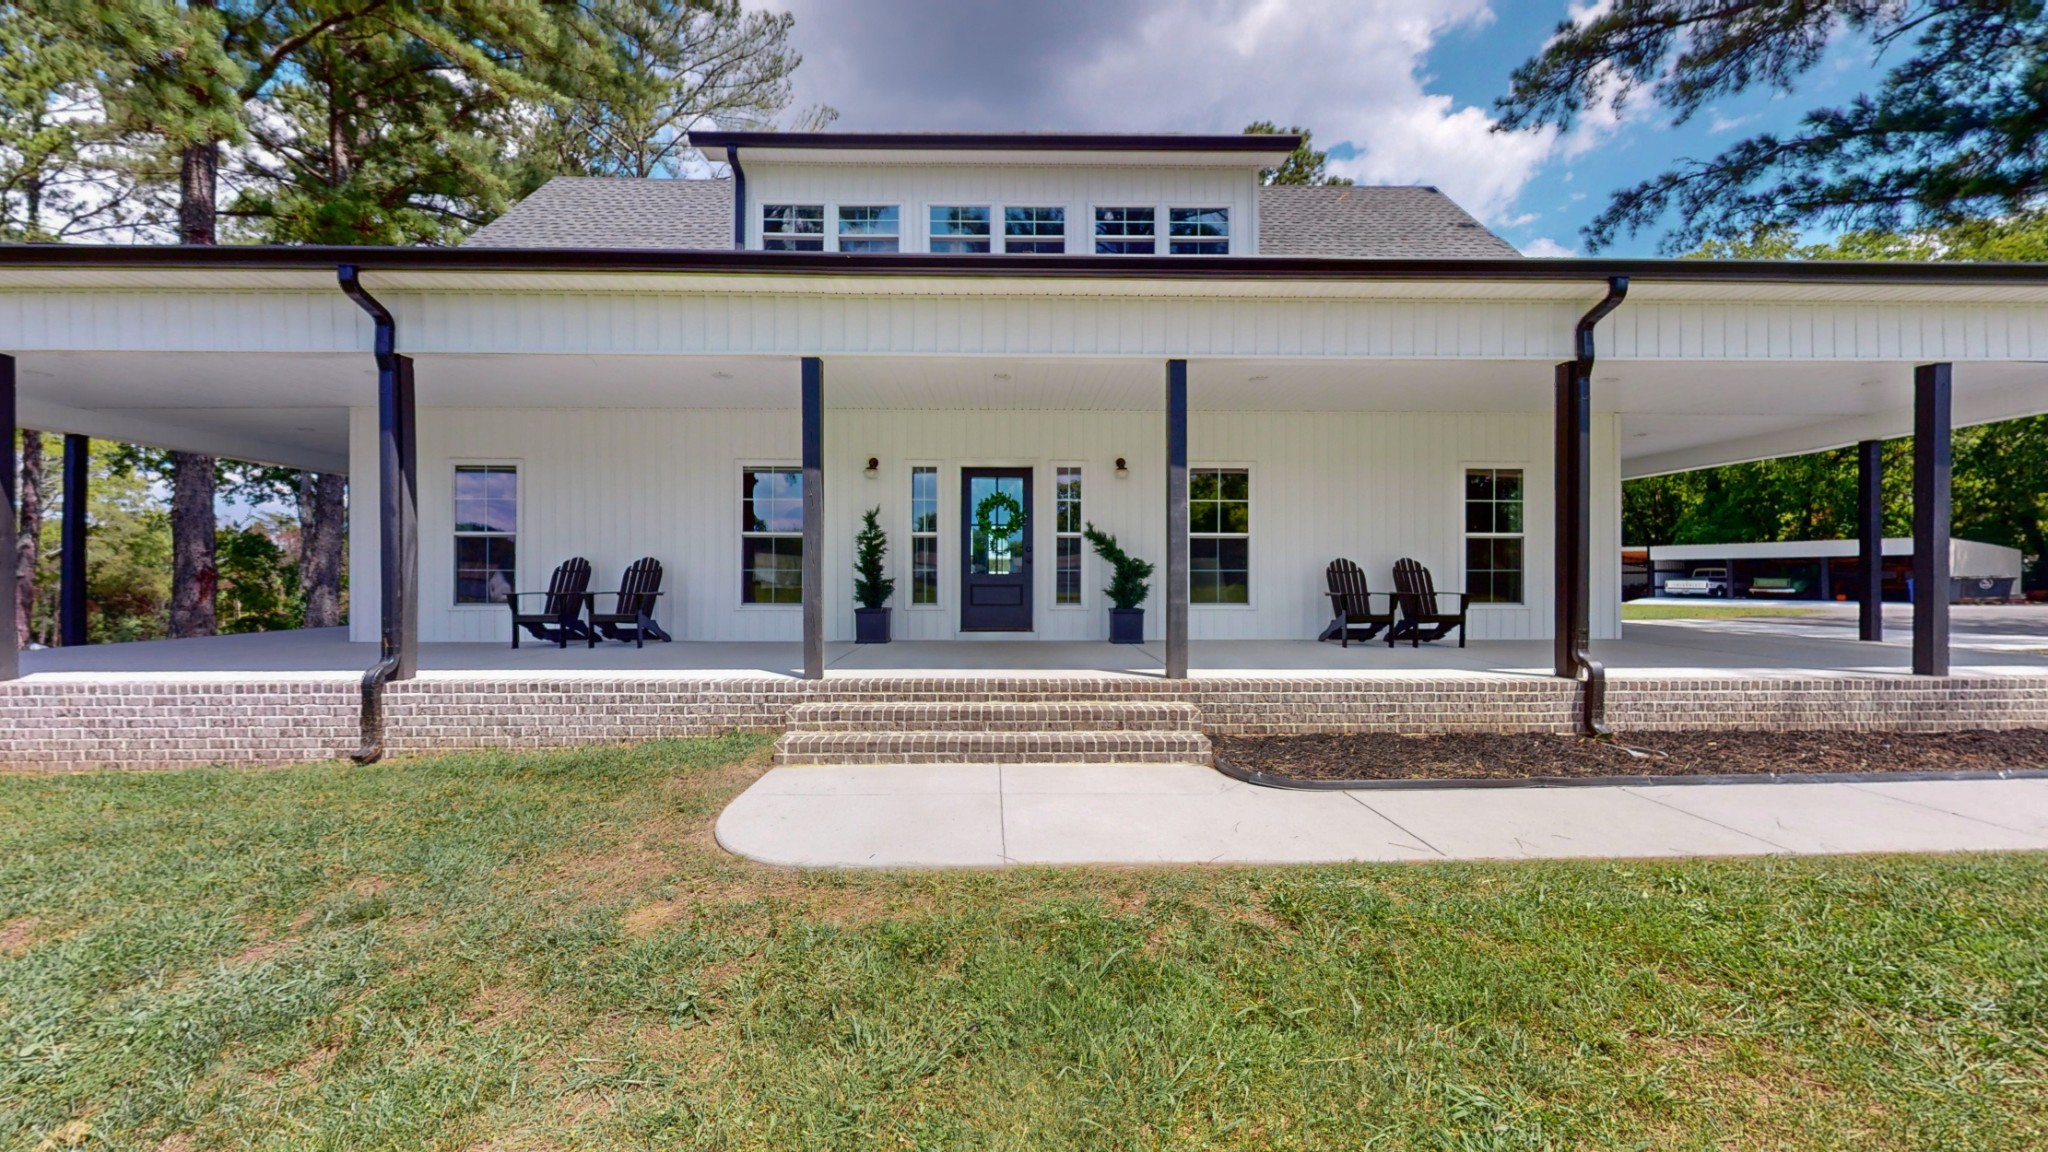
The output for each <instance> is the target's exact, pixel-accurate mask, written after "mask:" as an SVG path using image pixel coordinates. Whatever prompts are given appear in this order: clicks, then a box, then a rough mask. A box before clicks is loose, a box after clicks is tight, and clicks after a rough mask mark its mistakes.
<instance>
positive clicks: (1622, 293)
mask: <svg viewBox="0 0 2048 1152" xmlns="http://www.w3.org/2000/svg"><path fill="white" fill-rule="evenodd" d="M1626 299H1628V277H1627V276H1610V277H1608V279H1607V295H1605V296H1603V297H1601V298H1600V302H1599V303H1598V304H1595V305H1593V307H1592V309H1591V310H1590V311H1588V312H1587V313H1586V314H1585V315H1584V316H1581V317H1579V323H1578V326H1577V327H1576V328H1574V329H1573V330H1572V344H1573V348H1574V350H1576V351H1577V352H1578V362H1577V363H1576V364H1575V365H1574V366H1573V368H1572V374H1573V376H1574V377H1575V382H1576V381H1579V380H1583V381H1587V382H1588V387H1587V390H1588V391H1590V382H1591V381H1592V379H1593V359H1594V357H1593V353H1594V347H1593V329H1594V326H1596V325H1598V324H1599V323H1600V321H1602V320H1604V319H1606V318H1607V317H1608V315H1609V314H1611V313H1612V312H1613V311H1614V310H1615V309H1616V308H1619V307H1621V302H1622V301H1623V300H1626ZM1587 406H1588V410H1589V412H1590V408H1591V401H1590V399H1588V401H1587ZM1586 415H1587V413H1582V414H1581V418H1582V419H1583V418H1585V416H1586ZM1580 451H1582V452H1583V451H1585V446H1584V444H1583V442H1582V443H1581V447H1580ZM1589 499H1590V496H1589V494H1588V493H1586V492H1583V491H1582V492H1581V493H1580V500H1581V506H1580V509H1579V515H1580V517H1581V518H1582V519H1584V518H1587V517H1589V516H1590V512H1589V510H1588V509H1587V508H1586V507H1585V502H1586V501H1587V500H1589ZM1579 531H1580V532H1581V533H1583V532H1585V531H1587V525H1586V524H1583V523H1582V524H1581V525H1580V526H1579ZM1574 546H1575V547H1576V542H1574ZM1587 559H1588V560H1589V561H1590V557H1588V558H1587ZM1581 575H1582V576H1585V577H1587V578H1588V579H1587V586H1588V587H1589V588H1590V586H1591V585H1590V575H1591V574H1590V573H1582V574H1581ZM1590 600H1591V597H1590V596H1588V601H1589V603H1588V604H1587V605H1586V609H1587V611H1589V612H1590V611H1591V603H1590ZM1591 647H1592V645H1591V644H1590V643H1589V642H1588V640H1587V638H1586V637H1585V636H1583V635H1575V636H1573V637H1572V653H1571V659H1572V663H1573V664H1574V665H1575V666H1576V667H1577V670H1578V672H1579V674H1580V676H1581V678H1582V679H1584V680H1585V682H1586V692H1585V702H1584V707H1585V711H1584V713H1583V714H1582V716H1581V717H1580V726H1581V728H1582V729H1583V730H1584V732H1585V733H1586V734H1587V735H1589V736H1597V737H1603V738H1605V737H1611V736H1613V735H1614V729H1613V728H1611V727H1609V726H1608V723H1607V668H1606V666H1605V665H1603V664H1601V663H1600V662H1599V661H1598V660H1595V659H1593V653H1592V652H1591V651H1590V649H1591Z"/></svg>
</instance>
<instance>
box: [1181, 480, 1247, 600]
mask: <svg viewBox="0 0 2048 1152" xmlns="http://www.w3.org/2000/svg"><path fill="white" fill-rule="evenodd" d="M1188 527H1189V531H1188V537H1189V538H1188V602H1189V603H1192V604H1249V603H1251V588H1252V578H1251V551H1252V548H1251V530H1252V504H1251V473H1250V472H1249V471H1248V470H1246V469H1243V468H1191V469H1189V470H1188Z"/></svg>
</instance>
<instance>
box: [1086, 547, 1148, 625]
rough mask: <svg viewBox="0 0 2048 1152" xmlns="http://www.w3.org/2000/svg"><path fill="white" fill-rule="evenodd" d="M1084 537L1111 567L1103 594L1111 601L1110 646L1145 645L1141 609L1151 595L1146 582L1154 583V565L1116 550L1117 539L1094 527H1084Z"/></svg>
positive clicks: (1119, 549) (1143, 614)
mask: <svg viewBox="0 0 2048 1152" xmlns="http://www.w3.org/2000/svg"><path fill="white" fill-rule="evenodd" d="M1084 527H1085V529H1086V530H1085V531H1083V532H1082V533H1081V535H1082V536H1083V537H1084V538H1086V539H1087V541H1088V543H1089V544H1091V545H1093V546H1094V548H1095V554H1096V555H1097V556H1100V557H1102V559H1103V560H1104V561H1106V562H1107V563H1108V564H1109V587H1107V588H1104V589H1103V590H1102V594H1103V595H1105V596H1107V597H1109V642H1110V643H1111V644H1142V643H1144V642H1145V610H1144V609H1143V608H1141V607H1139V605H1141V604H1143V603H1144V602H1145V597H1146V596H1147V595H1148V594H1150V593H1151V591H1152V587H1151V585H1150V584H1148V583H1147V581H1149V580H1151V579H1152V564H1151V562H1150V561H1147V560H1140V559H1138V558H1137V557H1136V556H1133V555H1131V554H1130V553H1128V552H1125V551H1124V550H1123V549H1122V548H1120V547H1118V546H1117V542H1116V537H1114V536H1111V535H1109V534H1107V533H1105V532H1098V531H1096V530H1095V525H1094V524H1087V525H1085V526H1084Z"/></svg>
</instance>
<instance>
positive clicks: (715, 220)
mask: <svg viewBox="0 0 2048 1152" xmlns="http://www.w3.org/2000/svg"><path fill="white" fill-rule="evenodd" d="M467 243H469V244H471V245H474V246H477V247H486V248H686V249H688V248H694V249H729V248H731V247H732V181H730V180H665V179H649V180H643V179H636V178H633V177H607V176H557V177H555V178H554V179H553V180H550V181H548V182H547V184H546V185H545V186H543V187H542V188H541V189H540V190H539V191H537V192H535V193H534V194H533V195H531V196H528V197H527V198H526V199H524V200H521V201H520V202H519V203H517V204H515V205H513V206H512V209H511V210H510V211H508V212H506V213H505V214H504V215H503V216H500V217H498V218H497V219H496V220H493V221H491V222H490V223H489V224H486V225H484V226H483V227H482V228H479V229H477V230H476V232H475V233H474V234H473V235H471V236H470V237H469V239H468V241H467ZM1259 254H1260V255H1262V256H1348V257H1362V258H1366V259H1390V260H1400V259H1431V258H1450V257H1480V258H1484V257H1500V256H1515V255H1518V254H1519V253H1517V252H1516V251H1515V249H1514V247H1513V246H1511V245H1510V244H1508V242H1507V241H1505V240H1502V239H1501V238H1500V237H1498V236H1495V235H1494V234H1493V233H1491V232H1488V231H1487V230H1486V229H1485V228H1484V227H1482V226H1481V225H1480V223H1479V222H1478V221H1477V220H1474V219H1473V218H1472V217H1471V216H1470V215H1468V214H1467V213H1466V212H1465V210H1464V209H1462V208H1460V207H1458V206H1457V205H1456V204H1454V203H1452V201H1451V199H1450V197H1448V196H1445V195H1444V194H1443V193H1441V192H1439V191H1437V190H1436V189H1434V188H1429V187H1422V186H1413V187H1380V186H1359V187H1327V186H1319V187H1309V186H1303V185H1274V186H1272V187H1268V188H1261V189H1260V190H1259Z"/></svg>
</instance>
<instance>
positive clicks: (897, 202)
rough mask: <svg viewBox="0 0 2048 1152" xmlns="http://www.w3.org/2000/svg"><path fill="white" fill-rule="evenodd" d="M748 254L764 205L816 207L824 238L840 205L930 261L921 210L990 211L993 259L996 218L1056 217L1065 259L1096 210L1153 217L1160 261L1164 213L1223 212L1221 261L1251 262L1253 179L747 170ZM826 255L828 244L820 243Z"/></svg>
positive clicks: (912, 168) (1249, 172) (1087, 168)
mask: <svg viewBox="0 0 2048 1152" xmlns="http://www.w3.org/2000/svg"><path fill="white" fill-rule="evenodd" d="M742 162H743V163H744V164H745V166H746V173H747V247H748V248H750V249H758V248H760V247H761V210H762V207H763V206H764V205H768V204H818V205H823V206H824V209H825V228H826V231H827V232H828V233H829V232H831V231H833V229H834V228H835V226H836V220H837V214H838V208H839V206H840V205H860V206H887V205H894V206H896V207H897V208H898V209H899V215H898V219H899V220H900V221H901V225H902V229H903V235H902V241H901V243H902V251H905V252H927V251H930V250H931V249H930V244H929V240H930V235H929V233H930V219H931V213H930V209H932V208H934V207H986V208H993V209H995V212H994V213H993V223H994V230H995V232H996V236H995V250H996V251H998V252H999V251H1001V250H1002V238H1001V231H1002V209H1004V208H1063V209H1065V210H1066V223H1067V251H1068V252H1082V253H1085V252H1092V251H1094V230H1093V225H1092V221H1093V219H1094V210H1095V209H1096V208H1154V209H1157V210H1158V212H1159V215H1158V218H1157V221H1156V224H1157V227H1158V229H1159V251H1160V252H1161V253H1162V254H1163V253H1165V251H1166V244H1165V241H1166V222H1167V219H1166V212H1165V210H1166V209H1167V208H1227V209H1229V210H1230V254H1231V255H1233V256H1250V255H1254V254H1256V253H1257V252H1258V247H1257V235H1258V233H1257V229H1258V203H1259V198H1258V175H1257V172H1256V171H1255V170H1254V169H1252V168H1249V167H1245V166H1243V165H1236V166H1231V167H1220V168H1175V167H1156V168H1155V167H1124V166H1101V165H1071V166H1061V165H1049V164H1032V165H1028V166H1027V165H951V164H938V165H931V164H924V165H907V164H905V165H887V164H861V165H850V164H788V163H762V162H759V161H754V162H748V161H746V160H745V159H744V157H743V158H742ZM828 246H829V242H828Z"/></svg>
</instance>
